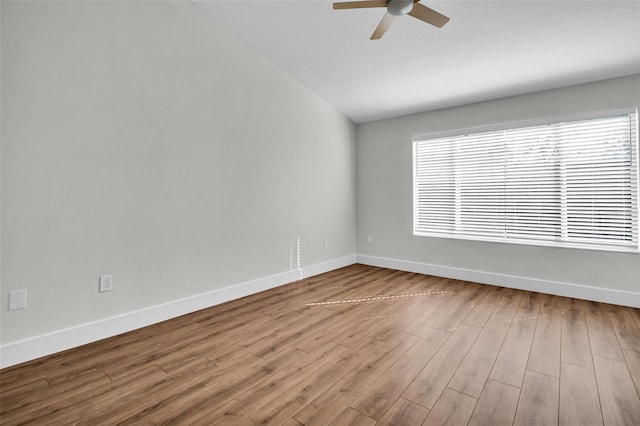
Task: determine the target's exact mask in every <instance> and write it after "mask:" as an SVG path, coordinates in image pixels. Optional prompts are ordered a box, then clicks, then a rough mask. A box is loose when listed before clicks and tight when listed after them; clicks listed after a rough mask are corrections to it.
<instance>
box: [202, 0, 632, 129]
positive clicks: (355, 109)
mask: <svg viewBox="0 0 640 426" xmlns="http://www.w3.org/2000/svg"><path fill="white" fill-rule="evenodd" d="M192 3H194V4H195V5H196V6H198V7H201V8H202V9H204V10H205V11H206V12H207V13H208V14H209V15H210V16H211V17H212V18H213V19H214V20H215V21H218V22H219V23H221V24H223V25H224V26H226V27H228V28H230V29H231V30H232V31H233V32H235V33H236V34H237V35H238V36H239V37H240V38H241V39H243V40H245V41H246V42H247V43H248V44H250V45H252V46H253V47H254V48H255V49H256V50H258V51H259V52H261V53H262V54H263V55H264V56H265V57H267V58H268V59H269V60H270V61H272V62H273V63H275V64H276V65H277V66H279V67H280V68H281V69H283V70H284V71H285V72H287V73H288V74H290V75H291V76H293V77H294V78H296V79H297V80H299V81H300V82H302V83H303V84H304V85H306V86H307V87H309V88H310V89H311V90H313V91H314V92H315V93H317V94H318V95H320V96H321V97H322V98H324V99H325V100H327V101H328V102H329V103H331V104H332V105H333V106H335V107H336V108H337V109H338V110H340V111H341V112H342V113H344V114H345V115H346V116H347V117H349V118H351V119H352V120H353V121H354V122H356V123H361V122H366V121H371V120H375V119H380V118H387V117H394V116H399V115H405V114H410V113H415V112H422V111H428V110H433V109H439V108H445V107H450V106H455V105H461V104H466V103H471V102H477V101H483V100H489V99H496V98H501V97H506V96H511V95H517V94H522V93H528V92H533V91H539V90H545V89H551V88H556V87H562V86H567V85H571V84H578V83H584V82H589V81H596V80H602V79H606V78H612V77H619V76H623V75H630V74H636V73H640V0H626V1H611V0H608V1H595V0H590V1H575V0H564V1H541V0H536V1H518V0H509V1H504V0H502V1H488V0H483V1H469V0H446V1H443V0H422V3H423V4H425V5H427V6H429V7H431V8H433V9H435V10H437V11H439V12H441V13H443V14H444V15H447V16H448V17H450V18H451V20H450V21H449V23H447V24H446V25H445V26H444V27H442V28H441V29H438V28H436V27H433V26H431V25H428V24H425V23H423V22H421V21H419V20H417V19H414V18H412V17H410V16H402V17H399V18H397V19H396V20H395V22H394V23H393V26H392V27H391V29H390V30H389V31H388V32H387V33H386V34H385V36H384V37H383V39H382V40H378V41H370V40H369V36H370V35H371V33H372V32H373V30H374V28H375V27H376V25H377V24H378V22H379V21H380V19H381V18H382V16H383V15H384V11H385V9H381V8H376V9H357V10H336V11H334V10H332V7H331V3H332V2H331V1H329V0H320V1H309V0H295V1H292V0H289V1H282V0H280V1H269V0H259V1H245V0H235V1H218V0H209V1H202V0H192Z"/></svg>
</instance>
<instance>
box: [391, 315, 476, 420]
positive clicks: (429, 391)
mask: <svg viewBox="0 0 640 426" xmlns="http://www.w3.org/2000/svg"><path fill="white" fill-rule="evenodd" d="M480 331H481V329H480V328H477V327H464V328H458V329H457V330H456V331H455V332H454V333H453V334H452V335H451V337H450V338H449V340H447V342H446V343H445V344H444V345H442V348H440V350H439V351H438V352H437V353H436V354H435V355H434V357H433V358H432V359H431V361H429V363H428V364H427V365H426V366H425V367H424V368H423V369H422V371H420V373H419V374H418V375H417V376H416V378H415V379H414V380H413V381H412V382H411V384H410V385H409V386H408V387H407V389H406V390H405V391H404V392H403V393H402V396H403V397H404V398H405V399H408V400H409V401H412V402H415V403H416V404H420V405H422V406H423V407H426V408H429V409H431V408H433V405H434V404H435V403H436V401H437V400H438V398H439V397H440V395H441V394H442V392H443V391H444V389H445V387H446V386H447V384H448V383H449V381H450V380H451V377H452V376H453V375H454V373H455V372H456V370H457V369H458V367H459V366H460V363H461V362H462V360H463V359H464V357H465V356H466V354H467V352H468V351H469V348H470V347H471V346H472V345H473V343H474V342H475V340H476V338H477V337H478V334H480Z"/></svg>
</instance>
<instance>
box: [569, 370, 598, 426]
mask: <svg viewBox="0 0 640 426" xmlns="http://www.w3.org/2000/svg"><path fill="white" fill-rule="evenodd" d="M560 424H563V425H584V426H597V425H602V424H603V423H602V411H601V410H600V399H599V397H598V387H597V385H596V376H595V374H594V372H593V370H591V369H590V368H584V367H580V366H577V365H573V364H568V363H563V364H562V371H561V373H560Z"/></svg>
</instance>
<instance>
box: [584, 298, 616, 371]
mask: <svg viewBox="0 0 640 426" xmlns="http://www.w3.org/2000/svg"><path fill="white" fill-rule="evenodd" d="M608 309H609V307H608V306H607V305H604V304H602V303H596V302H587V304H586V314H587V327H588V329H589V338H590V340H591V352H592V353H593V354H594V355H600V356H606V357H607V358H613V359H617V360H619V361H622V360H624V357H623V355H622V351H621V350H620V345H619V344H618V339H617V337H616V333H615V331H614V330H613V325H612V324H611V319H610V318H609V315H608V313H607V312H608Z"/></svg>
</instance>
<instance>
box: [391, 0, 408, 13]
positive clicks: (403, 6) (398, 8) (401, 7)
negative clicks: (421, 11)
mask: <svg viewBox="0 0 640 426" xmlns="http://www.w3.org/2000/svg"><path fill="white" fill-rule="evenodd" d="M412 9H413V0H389V2H388V3H387V12H389V13H390V14H391V15H394V16H400V15H406V14H407V13H409V12H411V10H412Z"/></svg>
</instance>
